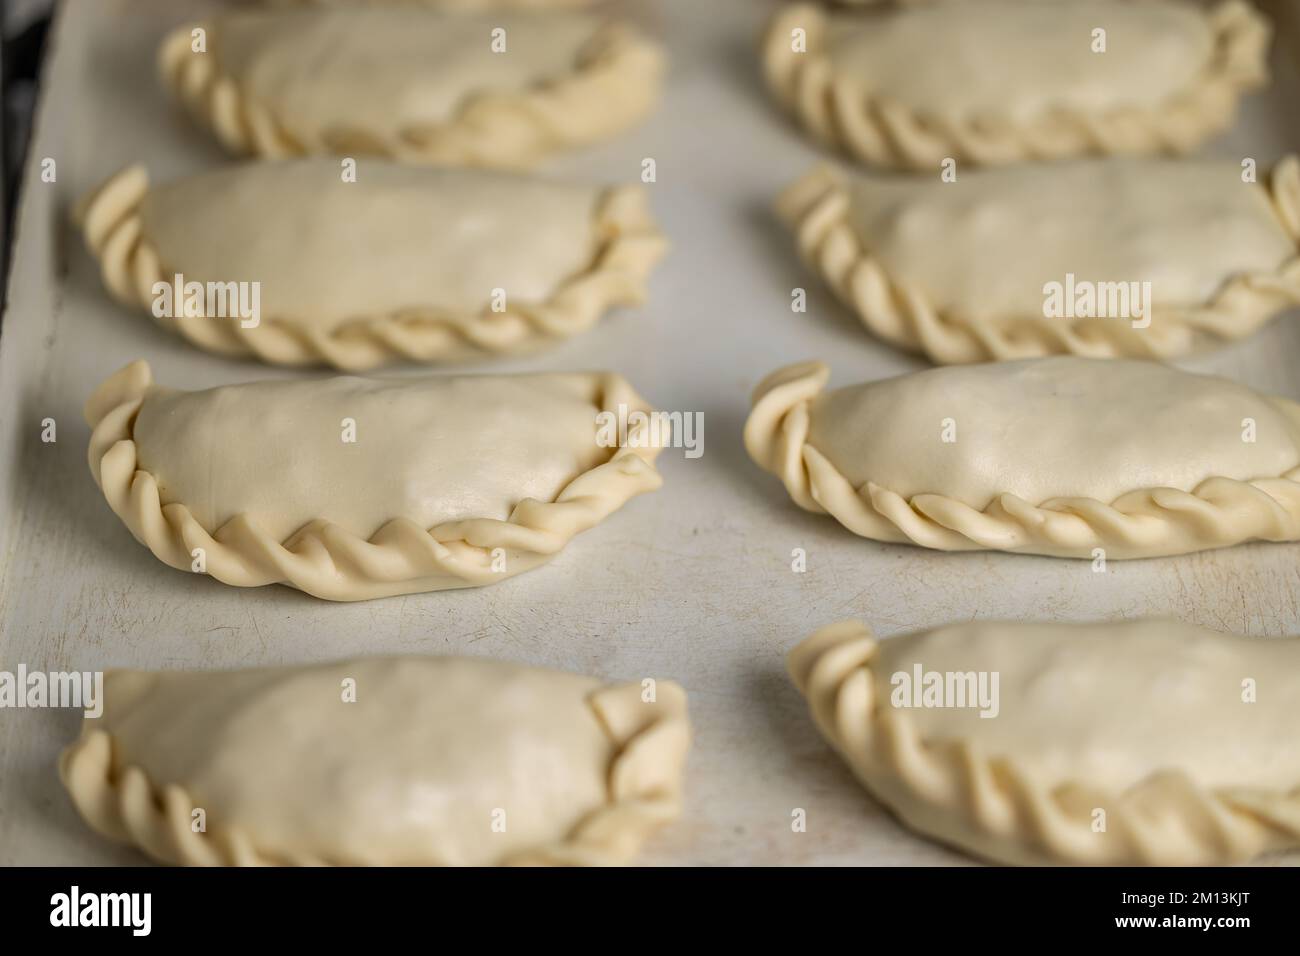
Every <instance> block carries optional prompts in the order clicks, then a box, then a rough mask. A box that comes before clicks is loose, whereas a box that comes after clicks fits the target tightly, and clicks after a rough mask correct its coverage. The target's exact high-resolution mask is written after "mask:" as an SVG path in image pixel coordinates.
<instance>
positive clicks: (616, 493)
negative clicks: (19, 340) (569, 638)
mask: <svg viewBox="0 0 1300 956" xmlns="http://www.w3.org/2000/svg"><path fill="white" fill-rule="evenodd" d="M650 411H651V409H650V407H649V406H648V405H647V404H646V403H645V402H644V400H642V399H641V397H640V396H638V395H637V394H636V392H635V391H633V390H632V387H631V386H630V385H628V383H627V382H626V381H625V380H623V379H622V378H621V377H619V376H618V375H614V374H612V373H581V374H579V373H573V374H545V375H484V376H466V377H439V378H403V379H396V380H374V379H361V378H353V377H346V376H345V377H337V378H330V379H317V380H312V381H279V382H258V383H252V384H247V385H232V386H226V387H223V388H214V389H209V390H206V391H199V392H186V391H178V390H175V389H170V388H162V387H159V386H155V385H153V384H152V375H151V373H150V370H149V366H148V365H147V364H145V363H144V362H135V363H133V364H132V365H129V366H127V367H126V368H124V369H122V370H121V371H119V372H118V373H116V374H115V375H114V376H112V377H111V378H110V379H108V381H106V382H105V383H104V384H103V385H101V386H100V387H99V389H98V390H96V392H95V394H94V395H93V396H92V397H91V398H90V400H89V401H88V402H87V404H86V418H87V420H88V421H89V422H90V424H91V425H92V427H93V429H94V431H93V432H92V434H91V438H90V451H89V459H90V469H91V472H92V474H93V475H94V477H95V480H96V482H97V483H98V484H99V486H100V488H101V489H102V491H103V493H104V497H105V498H106V499H107V500H108V503H109V505H110V506H111V507H112V509H113V511H114V512H116V514H117V515H118V517H120V518H121V519H122V521H123V522H125V524H126V525H127V527H128V528H130V529H131V532H132V534H134V535H135V536H136V538H137V539H138V540H139V541H140V542H141V543H142V544H144V545H146V546H147V547H148V548H149V549H150V550H152V551H153V553H154V554H155V555H156V556H157V557H158V558H159V560H161V561H163V562H165V563H167V564H169V565H171V566H172V567H174V568H178V569H181V570H186V571H194V572H201V573H206V574H210V575H211V576H212V577H214V578H216V579H217V580H219V581H223V582H225V583H226V584H232V585H237V586H240V587H251V586H257V585H262V584H273V583H281V584H289V585H292V586H294V587H297V588H300V589H302V590H303V591H306V592H308V593H310V594H313V595H315V596H317V597H321V598H327V599H330V600H336V601H358V600H365V599H368V598H375V597H384V596H388V595H394V594H409V593H414V592H418V591H434V590H441V589H445V588H456V587H467V586H475V585H483V584H490V583H493V582H495V581H500V580H503V579H505V578H507V577H510V576H512V575H515V574H518V573H520V572H522V571H527V570H529V569H531V568H534V567H536V566H538V565H540V564H542V563H543V562H545V561H547V560H549V559H550V558H551V557H553V556H554V555H555V554H557V553H558V552H559V551H560V550H561V549H562V548H563V547H564V546H565V545H566V544H567V543H568V542H569V540H570V539H571V538H573V537H574V535H576V534H578V533H579V532H581V531H585V530H587V529H588V528H591V527H592V526H593V525H596V524H598V523H599V522H600V521H602V520H603V519H604V518H606V517H607V516H608V515H610V514H611V513H612V512H614V511H617V510H618V509H619V508H620V507H622V506H623V505H624V504H626V503H627V501H628V500H629V499H631V498H633V497H634V496H636V495H639V494H642V493H644V492H647V491H652V490H654V489H656V488H658V487H659V485H660V483H661V479H660V477H659V474H658V472H657V471H656V470H655V467H654V460H655V458H656V456H657V455H658V454H659V450H660V448H659V447H656V446H655V444H654V442H656V441H659V442H661V441H662V439H660V438H656V437H655V435H654V434H653V428H652V421H653V420H652V416H650V414H649V413H650ZM636 413H642V414H640V415H638V414H636ZM610 415H626V416H627V419H628V421H629V422H630V423H631V424H630V427H629V429H628V433H627V438H626V441H625V443H624V444H622V445H621V446H619V447H610V446H611V445H615V444H617V441H618V440H617V439H612V440H611V438H610V435H609V432H610V430H609V429H608V428H606V427H604V421H603V420H604V419H606V418H607V417H608V416H610Z"/></svg>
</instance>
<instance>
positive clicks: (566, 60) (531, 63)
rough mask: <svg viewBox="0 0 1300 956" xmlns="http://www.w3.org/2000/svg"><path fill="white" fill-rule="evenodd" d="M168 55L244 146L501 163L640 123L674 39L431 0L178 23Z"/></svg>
mask: <svg viewBox="0 0 1300 956" xmlns="http://www.w3.org/2000/svg"><path fill="white" fill-rule="evenodd" d="M199 29H202V30H203V31H205V32H204V33H203V34H201V36H203V38H204V41H205V44H204V49H203V50H202V51H199V52H196V51H195V46H196V43H195V33H194V31H195V30H199ZM495 31H504V32H500V33H499V32H495ZM502 42H504V49H503V50H501V52H496V51H495V50H494V48H493V44H494V43H497V44H500V43H502ZM498 48H499V47H498ZM159 59H160V64H161V70H162V74H163V81H164V83H165V84H166V85H167V86H168V87H169V88H170V89H171V90H172V91H173V92H174V94H175V95H176V96H177V97H178V98H179V99H180V100H181V102H182V103H183V104H184V105H185V107H186V108H187V110H188V112H190V113H191V115H193V116H194V117H195V118H196V119H197V120H198V121H199V122H200V123H201V124H203V125H204V126H205V127H207V128H208V129H210V130H211V131H212V132H213V133H214V134H215V135H216V137H217V138H218V139H219V140H220V141H221V143H222V144H223V145H224V146H225V147H226V148H227V149H228V150H230V151H232V152H234V153H236V154H240V155H243V154H248V153H252V154H256V155H259V156H264V157H270V158H283V157H288V156H300V155H304V154H310V153H332V154H340V155H346V156H355V155H357V154H360V153H378V154H381V155H385V156H391V157H393V158H396V159H400V160H402V161H404V162H417V163H435V164H439V165H445V164H450V165H473V166H496V167H499V166H509V167H519V166H527V165H532V164H534V163H536V162H537V161H538V160H540V159H541V158H543V157H544V156H546V155H548V154H550V153H553V152H555V151H557V150H562V149H571V148H574V147H577V146H584V145H587V144H590V143H595V142H598V141H600V140H604V139H607V138H609V137H610V136H613V135H614V134H616V133H618V132H621V131H623V130H625V129H627V128H629V127H630V126H632V125H634V124H636V123H638V122H639V121H641V120H642V119H643V118H645V116H646V115H647V114H649V112H650V111H651V110H652V109H653V108H654V105H655V103H656V102H657V101H658V98H659V89H660V85H661V76H662V73H663V54H662V52H661V50H660V49H659V47H658V46H657V45H655V44H653V43H651V42H649V41H648V40H646V39H645V38H644V37H642V36H641V35H640V34H639V33H637V32H636V31H635V30H633V29H632V28H631V27H629V26H628V25H627V24H623V23H603V22H602V21H601V20H599V19H597V18H593V17H590V16H587V15H584V14H578V13H563V12H555V11H550V12H533V13H528V12H492V13H488V14H475V13H465V12H450V13H445V12H438V11H436V10H429V9H420V8H419V7H418V6H391V7H387V8H385V7H381V6H373V7H364V6H363V7H353V8H337V9H314V10H313V9H303V10H292V9H284V10H262V11H241V12H236V13H226V14H221V15H218V16H216V17H214V18H213V19H211V20H209V21H206V22H204V23H192V24H188V25H186V26H184V27H182V28H180V29H178V30H176V31H175V32H174V33H172V34H171V35H170V36H169V37H168V38H167V39H166V40H165V41H164V43H163V46H162V50H161V52H160V55H159Z"/></svg>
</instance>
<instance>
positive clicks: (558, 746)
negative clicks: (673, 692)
mask: <svg viewBox="0 0 1300 956" xmlns="http://www.w3.org/2000/svg"><path fill="white" fill-rule="evenodd" d="M346 678H351V679H353V680H354V681H355V682H356V685H355V686H356V701H355V702H354V703H345V702H344V701H343V700H342V694H343V684H342V682H343V681H344V679H346ZM598 686H599V683H598V682H597V681H595V680H593V679H591V678H588V677H581V676H576V675H572V674H565V673H560V672H555V671H543V670H537V669H532V668H525V667H520V666H516V665H513V664H508V663H504V662H500V661H491V660H477V659H472V658H419V657H410V658H382V657H380V658H366V659H361V660H354V661H347V662H340V663H332V664H326V665H318V666H313V667H301V668H275V669H257V670H243V671H217V672H167V671H164V672H159V673H140V672H113V673H110V674H109V676H108V680H107V684H106V690H105V697H106V701H107V704H106V709H105V713H104V716H103V717H102V718H100V719H99V720H98V721H88V722H87V723H88V724H94V725H95V726H94V727H93V728H92V729H96V730H104V731H107V732H108V733H109V734H111V735H112V738H113V743H114V746H113V760H114V768H115V769H116V770H119V771H120V770H121V769H122V768H123V767H128V766H138V767H140V768H141V769H143V770H144V771H145V773H146V774H147V776H148V777H149V779H150V780H151V781H154V782H155V783H156V785H158V786H165V785H168V784H177V785H180V786H183V787H184V788H185V789H186V791H187V793H188V795H189V796H190V798H192V799H193V801H194V805H195V806H197V807H201V808H203V809H204V810H205V811H206V813H207V820H208V824H209V826H210V827H213V828H223V829H226V830H230V829H238V830H239V831H241V832H242V834H243V835H244V836H246V837H248V838H249V840H250V842H251V843H252V844H253V845H254V846H255V847H256V848H257V849H258V850H259V851H261V852H262V853H265V854H268V855H271V856H275V855H277V854H301V855H304V856H310V855H317V856H324V857H326V858H332V859H333V860H335V861H348V860H354V861H368V862H386V863H402V862H410V863H429V862H433V861H437V862H440V863H443V864H447V865H463V864H468V865H483V864H491V863H494V862H496V861H498V860H500V859H501V858H503V857H507V856H509V855H510V854H511V853H513V852H520V851H525V850H528V849H531V848H534V847H537V846H539V845H547V844H554V843H558V842H560V841H562V840H563V839H564V837H565V836H566V835H567V834H568V832H569V830H570V829H571V828H572V827H573V825H574V824H576V823H577V822H578V821H579V820H580V819H581V818H582V817H583V816H584V815H585V814H587V813H589V812H590V811H592V810H593V809H595V808H597V807H599V806H601V805H603V804H605V803H606V801H607V797H608V795H607V787H606V782H605V777H606V773H607V771H608V767H609V764H610V761H611V758H612V756H613V744H612V743H611V740H610V738H609V736H608V735H607V734H606V733H605V732H604V730H603V729H602V728H601V726H600V724H599V722H598V720H597V718H596V715H595V714H594V713H593V711H592V710H591V708H590V706H589V705H588V703H587V697H588V695H589V694H590V693H591V692H592V691H593V690H595V689H596V688H597V687H598ZM498 809H500V810H504V811H505V821H506V829H505V832H493V830H492V823H493V816H492V814H493V811H494V810H498Z"/></svg>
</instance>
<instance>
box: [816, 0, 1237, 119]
mask: <svg viewBox="0 0 1300 956" xmlns="http://www.w3.org/2000/svg"><path fill="white" fill-rule="evenodd" d="M1097 28H1102V29H1105V30H1106V34H1107V49H1106V52H1104V53H1094V52H1093V51H1092V31H1093V30H1094V29H1097ZM1213 44H1214V38H1213V34H1212V32H1211V24H1210V22H1209V21H1208V20H1207V18H1206V17H1205V15H1204V13H1203V12H1202V11H1201V10H1200V9H1199V8H1198V7H1197V6H1195V5H1193V4H1174V3H1166V2H1160V0H1151V2H1136V3H1134V2H1130V0H1074V2H1069V3H1060V2H1049V0H981V2H979V3H971V2H969V0H940V2H935V3H928V4H917V5H915V6H908V7H905V8H901V9H894V10H887V11H883V12H882V11H871V12H868V13H865V14H861V13H840V14H836V15H833V16H831V17H830V18H829V30H828V37H827V53H828V55H829V57H830V60H831V63H832V64H833V66H834V67H835V68H836V70H837V71H839V72H840V73H841V75H842V76H843V77H844V78H845V80H846V81H849V82H853V83H856V84H858V85H860V86H861V88H862V90H863V91H864V92H865V93H869V94H870V95H873V96H877V97H880V98H882V99H887V100H891V101H894V102H896V103H899V104H901V105H903V106H906V107H909V108H910V109H912V110H913V111H915V112H917V113H921V114H926V115H931V116H938V117H942V118H944V119H945V120H949V121H960V120H964V119H971V118H974V117H980V116H987V115H996V116H1002V117H1008V118H1010V119H1012V120H1015V121H1018V122H1027V121H1029V120H1032V119H1035V118H1037V117H1038V116H1040V115H1042V114H1044V113H1047V112H1049V111H1051V110H1052V109H1060V108H1066V109H1072V110H1076V111H1080V112H1091V113H1100V112H1105V111H1110V110H1114V109H1118V108H1123V107H1129V106H1135V107H1147V108H1150V107H1155V106H1158V105H1159V104H1160V103H1161V102H1162V101H1164V100H1166V99H1168V98H1169V97H1170V96H1172V95H1174V94H1176V93H1178V92H1179V91H1181V90H1183V89H1185V88H1187V86H1188V85H1189V84H1190V83H1191V82H1192V81H1193V79H1194V78H1195V77H1196V75H1197V74H1198V73H1199V72H1200V71H1202V70H1204V69H1205V67H1206V64H1207V62H1208V61H1209V59H1210V55H1211V53H1212V51H1213Z"/></svg>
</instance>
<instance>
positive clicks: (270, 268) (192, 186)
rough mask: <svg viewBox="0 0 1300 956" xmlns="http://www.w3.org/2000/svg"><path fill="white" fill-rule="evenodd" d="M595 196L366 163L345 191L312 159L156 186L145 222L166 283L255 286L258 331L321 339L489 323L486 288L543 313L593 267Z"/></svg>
mask: <svg viewBox="0 0 1300 956" xmlns="http://www.w3.org/2000/svg"><path fill="white" fill-rule="evenodd" d="M598 194H599V190H598V189H596V188H593V187H590V186H576V185H568V184H560V183H555V182H548V181H545V180H539V179H532V178H527V177H521V176H514V175H509V174H503V173H492V172H484V171H478V170H469V169H431V168H423V167H413V166H401V165H397V164H394V163H387V162H383V161H378V160H375V161H367V160H365V159H361V160H359V161H358V166H357V181H356V182H344V181H343V177H342V167H341V165H340V161H339V160H337V159H308V160H295V161H292V162H285V163H247V164H241V165H234V166H228V167H225V168H222V169H218V170H216V171H213V172H209V173H204V174H202V175H199V176H194V177H189V178H185V179H181V180H177V181H174V182H171V183H165V184H162V185H159V186H155V187H153V188H151V189H150V190H149V192H148V194H147V195H146V196H145V197H144V199H143V201H142V202H141V204H140V217H141V221H142V226H143V234H144V236H145V238H146V239H147V240H149V241H150V242H151V243H152V244H153V245H154V247H155V248H156V249H157V251H158V255H159V258H160V260H161V263H162V267H163V269H164V271H165V272H168V270H169V271H170V272H169V273H168V274H170V273H175V272H179V273H182V274H183V275H184V276H185V279H186V280H187V281H198V282H253V281H257V282H260V283H261V313H262V321H264V322H265V321H266V320H268V319H273V318H278V317H285V316H291V317H293V319H294V321H295V322H296V323H297V324H300V325H305V326H308V327H314V328H317V329H319V330H320V331H328V330H331V329H335V328H337V327H338V326H340V325H343V324H344V323H346V322H347V321H348V320H350V319H363V318H368V317H373V316H377V315H385V314H391V313H394V312H398V311H401V310H404V309H420V310H423V311H425V312H427V311H429V310H430V309H433V308H442V309H446V310H455V311H460V312H466V311H468V312H477V311H480V310H486V309H488V308H489V306H490V305H491V303H492V298H493V290H494V289H502V290H504V291H505V294H506V298H507V304H508V303H510V302H529V303H537V302H543V301H545V300H546V299H547V298H549V297H550V295H551V294H552V293H553V292H554V291H555V289H556V287H557V286H558V285H559V284H560V283H561V282H562V281H563V280H564V279H566V278H568V277H570V276H572V275H575V274H577V273H579V272H581V271H582V270H584V269H586V268H588V267H589V266H590V264H591V257H592V255H593V252H594V249H595V247H596V239H597V237H596V236H595V230H594V228H593V222H594V216H595V209H596V204H597V200H598ZM213 321H223V320H216V319H214V320H213ZM254 331H256V330H254Z"/></svg>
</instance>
